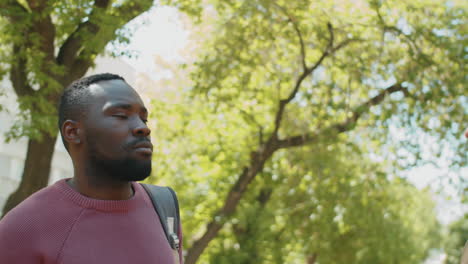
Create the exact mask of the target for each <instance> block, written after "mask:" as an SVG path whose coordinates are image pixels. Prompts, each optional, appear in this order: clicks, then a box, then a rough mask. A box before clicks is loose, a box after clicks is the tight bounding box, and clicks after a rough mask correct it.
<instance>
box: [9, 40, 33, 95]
mask: <svg viewBox="0 0 468 264" xmlns="http://www.w3.org/2000/svg"><path fill="white" fill-rule="evenodd" d="M21 50H22V47H21V46H19V45H17V44H14V45H13V54H18V57H17V59H16V60H15V62H16V63H12V64H11V65H10V81H11V84H12V86H13V89H14V90H15V93H16V95H17V96H18V97H23V96H28V95H32V94H33V93H34V90H33V89H32V87H31V86H30V85H29V83H28V81H27V80H28V79H27V78H26V76H27V74H26V64H27V60H26V58H25V57H24V55H23V54H21Z"/></svg>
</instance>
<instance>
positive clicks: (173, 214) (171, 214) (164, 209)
mask: <svg viewBox="0 0 468 264" xmlns="http://www.w3.org/2000/svg"><path fill="white" fill-rule="evenodd" d="M141 186H143V188H144V189H145V190H146V192H147V193H148V195H149V197H151V201H152V202H153V207H154V209H155V210H156V212H157V213H158V216H159V220H160V221H161V225H162V227H163V229H164V233H165V234H166V237H167V240H168V241H169V244H170V245H171V248H172V249H174V250H179V247H180V239H179V236H178V234H179V226H180V215H179V202H178V201H177V196H176V194H175V192H174V190H172V189H171V188H170V187H163V186H157V185H151V184H143V183H141Z"/></svg>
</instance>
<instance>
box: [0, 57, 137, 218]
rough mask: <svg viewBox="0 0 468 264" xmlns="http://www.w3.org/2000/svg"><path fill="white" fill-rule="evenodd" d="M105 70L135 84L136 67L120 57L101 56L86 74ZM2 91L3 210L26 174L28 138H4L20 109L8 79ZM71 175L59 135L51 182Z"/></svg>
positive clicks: (0, 185) (0, 167) (0, 170)
mask: <svg viewBox="0 0 468 264" xmlns="http://www.w3.org/2000/svg"><path fill="white" fill-rule="evenodd" d="M103 72H110V73H114V74H119V75H121V76H122V77H124V78H125V80H126V81H127V82H128V83H129V84H130V85H132V86H134V85H135V83H136V73H135V70H134V69H133V68H132V67H131V66H130V65H128V64H126V63H125V62H123V61H121V60H119V59H115V58H98V59H97V60H96V67H95V68H94V69H92V70H90V71H88V73H87V74H86V75H91V74H95V73H103ZM1 93H3V95H1V96H0V105H1V106H2V107H3V108H4V110H6V111H0V211H1V208H3V205H4V204H5V202H6V199H7V198H8V196H9V195H10V194H11V193H12V192H13V191H14V190H15V189H16V188H17V187H18V184H19V182H20V179H21V175H22V173H23V166H24V160H25V158H26V151H27V145H28V140H27V138H21V139H19V140H12V141H11V142H9V143H7V142H6V141H5V132H7V131H8V130H9V129H10V128H11V125H12V124H13V123H14V122H13V121H14V120H15V118H16V116H17V114H18V111H19V110H18V104H17V103H16V94H15V93H14V91H13V88H12V86H11V83H10V82H9V80H7V79H6V78H5V79H4V80H3V81H2V82H0V94H1ZM72 176H73V166H72V162H71V159H70V156H69V155H68V153H67V151H66V150H65V147H64V146H63V143H62V140H61V138H60V136H59V137H58V138H57V142H56V145H55V152H54V155H53V158H52V167H51V172H50V180H49V184H52V183H54V182H56V181H57V180H59V179H63V178H69V177H72Z"/></svg>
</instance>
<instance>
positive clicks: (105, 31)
mask: <svg viewBox="0 0 468 264" xmlns="http://www.w3.org/2000/svg"><path fill="white" fill-rule="evenodd" d="M96 4H97V5H98V6H97V7H96V9H95V10H97V11H96V13H95V14H92V15H90V18H89V20H88V21H87V22H84V23H82V24H80V25H79V26H78V28H77V29H76V31H75V32H74V33H72V35H70V36H69V38H68V39H67V40H66V41H65V43H64V44H63V45H62V48H61V49H60V52H59V55H58V57H57V62H58V63H59V64H62V65H65V66H66V68H67V70H68V71H69V72H68V75H67V76H65V77H64V80H62V82H63V83H65V84H66V83H69V82H70V81H71V80H73V78H71V76H78V78H79V77H81V76H82V75H83V74H84V73H86V71H87V70H88V68H89V67H90V66H91V65H92V63H93V61H94V57H95V56H96V55H98V54H99V53H101V52H102V51H103V50H104V48H105V46H106V45H107V44H108V43H109V42H110V41H112V40H113V39H114V38H115V36H116V31H117V29H119V28H121V27H122V26H123V25H125V24H126V23H128V22H129V21H130V20H132V19H133V18H135V17H136V16H138V15H139V14H141V13H143V12H145V11H146V10H148V9H149V8H150V7H151V6H152V4H153V1H152V0H133V1H126V2H125V3H124V4H122V5H120V6H118V7H113V8H111V9H109V10H107V11H105V10H102V8H103V6H108V5H109V0H100V1H96ZM99 8H101V9H99ZM107 8H108V7H107ZM98 11H100V12H98ZM93 12H94V10H93ZM108 19H113V23H107V22H106V21H107V20H108ZM102 21H104V22H102ZM87 33H92V34H87ZM83 34H84V36H87V37H88V38H87V39H84V38H83ZM89 43H92V45H91V44H89Z"/></svg>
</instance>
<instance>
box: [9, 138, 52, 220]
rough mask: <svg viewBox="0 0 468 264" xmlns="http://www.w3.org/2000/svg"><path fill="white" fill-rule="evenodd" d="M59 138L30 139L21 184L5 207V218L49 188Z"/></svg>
mask: <svg viewBox="0 0 468 264" xmlns="http://www.w3.org/2000/svg"><path fill="white" fill-rule="evenodd" d="M56 139H57V136H53V137H51V136H49V135H47V134H45V135H43V138H42V141H38V140H32V139H30V140H29V142H28V150H27V155H26V161H25V163H24V169H23V175H22V177H21V182H20V184H19V186H18V188H17V189H16V191H15V192H13V193H12V194H11V195H10V196H9V197H8V199H7V201H6V203H5V206H4V207H3V214H2V216H4V215H5V214H6V213H8V212H9V211H10V210H11V209H13V208H14V207H15V206H17V205H18V204H19V203H21V202H22V201H23V200H24V199H26V198H28V197H29V196H30V195H31V194H33V193H35V192H37V191H38V190H40V189H42V188H44V187H45V186H47V183H48V182H49V174H50V167H51V163H52V155H53V154H54V148H55V141H56Z"/></svg>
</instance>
